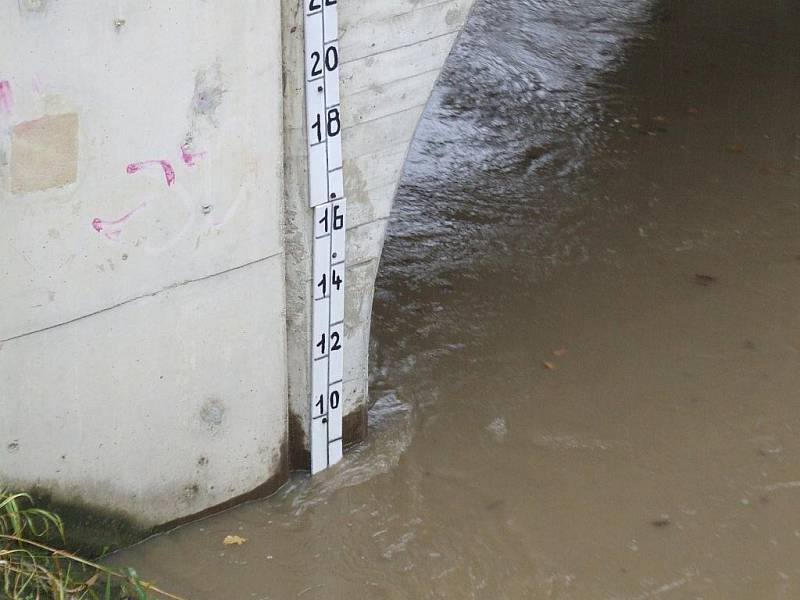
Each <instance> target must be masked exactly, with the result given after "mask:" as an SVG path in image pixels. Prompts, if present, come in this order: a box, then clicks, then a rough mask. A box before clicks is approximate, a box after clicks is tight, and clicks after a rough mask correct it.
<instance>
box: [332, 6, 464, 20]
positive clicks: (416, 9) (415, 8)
mask: <svg viewBox="0 0 800 600" xmlns="http://www.w3.org/2000/svg"><path fill="white" fill-rule="evenodd" d="M457 2H458V0H441V1H440V2H431V3H430V4H425V5H423V6H416V7H414V8H412V9H411V10H407V11H404V12H398V13H392V14H391V15H388V19H396V18H398V17H405V16H406V15H412V14H414V13H415V12H420V11H423V10H426V9H428V8H434V7H436V6H442V5H444V4H455V3H457ZM386 20H387V16H386V15H384V16H382V17H378V20H377V21H375V20H374V18H370V17H367V18H364V19H361V20H360V21H357V23H358V24H361V23H365V22H366V23H381V22H383V21H386ZM342 21H343V22H344V23H345V26H346V24H347V19H346V18H345V19H342Z"/></svg>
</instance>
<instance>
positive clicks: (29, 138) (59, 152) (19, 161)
mask: <svg viewBox="0 0 800 600" xmlns="http://www.w3.org/2000/svg"><path fill="white" fill-rule="evenodd" d="M77 177H78V115H76V114H74V113H69V114H63V115H52V116H46V117H42V118H41V119H36V120H35V121H26V122H24V123H20V124H19V125H17V126H16V127H14V129H13V131H12V132H11V192H12V193H14V194H19V193H25V192H39V191H42V190H48V189H50V188H56V187H62V186H64V185H67V184H69V183H73V182H74V181H75V180H76V179H77Z"/></svg>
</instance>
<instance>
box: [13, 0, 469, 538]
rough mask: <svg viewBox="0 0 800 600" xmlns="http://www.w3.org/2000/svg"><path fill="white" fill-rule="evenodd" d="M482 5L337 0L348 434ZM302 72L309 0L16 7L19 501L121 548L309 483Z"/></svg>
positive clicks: (363, 397)
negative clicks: (460, 38)
mask: <svg viewBox="0 0 800 600" xmlns="http://www.w3.org/2000/svg"><path fill="white" fill-rule="evenodd" d="M471 2H472V0H437V1H434V0H339V38H340V42H339V49H340V56H341V60H342V64H341V94H342V114H343V119H344V121H343V127H344V129H343V153H344V177H345V182H346V184H345V185H346V195H347V198H348V224H347V227H348V232H347V239H348V242H347V277H346V286H347V292H346V293H347V295H346V314H345V321H346V323H345V327H346V339H345V343H346V346H345V348H346V362H345V373H346V374H345V386H346V387H345V392H346V393H345V438H346V439H345V441H346V442H355V441H358V440H360V439H362V438H363V437H364V435H365V431H366V407H367V366H368V343H369V324H370V313H371V306H372V292H373V285H374V280H375V274H376V272H377V268H378V261H379V258H380V252H381V247H382V244H383V237H384V232H385V228H386V223H387V219H388V217H389V213H390V210H391V204H392V198H393V196H394V192H395V189H396V186H397V182H398V179H399V177H400V174H401V171H402V168H403V162H404V159H405V155H406V152H407V149H408V146H409V143H410V141H411V138H412V136H413V133H414V129H415V127H416V124H417V122H418V120H419V117H420V115H421V113H422V111H423V108H424V106H425V103H426V101H427V99H428V96H429V94H430V91H431V89H432V87H433V85H434V82H435V81H436V79H437V77H438V74H439V72H440V70H441V67H442V65H443V64H444V61H445V59H446V57H447V55H448V53H449V51H450V48H451V47H452V45H453V43H454V41H455V39H456V37H457V35H458V32H459V30H460V29H461V27H462V26H463V23H464V21H465V19H466V17H467V13H468V10H469V8H470V4H471ZM303 64H304V57H303V12H302V5H301V3H299V2H298V1H297V0H284V1H282V2H281V3H269V2H266V3H265V2H257V1H255V0H252V1H251V0H248V1H246V2H242V3H240V4H239V5H237V9H236V10H231V8H230V7H229V6H227V5H226V4H225V3H219V2H205V3H197V2H193V1H191V0H176V1H174V2H170V3H169V7H167V8H164V7H162V6H160V5H157V4H155V3H142V2H140V1H138V0H119V1H118V2H115V3H102V4H98V3H95V2H90V1H89V0H76V1H74V2H57V1H55V0H18V2H6V3H3V4H2V5H0V211H2V215H3V218H2V219H0V243H2V249H1V250H0V486H5V487H9V488H12V489H24V490H34V491H36V492H37V493H39V495H40V496H42V497H44V498H47V499H49V501H50V502H51V503H52V505H53V506H55V507H57V508H59V509H60V510H62V511H64V512H65V513H66V514H67V516H68V517H70V518H71V520H72V521H73V522H74V523H82V524H83V525H84V531H85V532H89V533H88V534H87V535H89V537H91V530H92V528H93V527H96V528H97V530H98V533H97V535H98V537H100V536H102V537H103V539H102V540H101V543H103V544H114V543H124V542H127V541H132V540H133V539H136V538H137V537H140V536H141V535H143V534H144V533H146V532H149V531H152V530H153V529H154V528H158V527H165V526H169V525H170V524H174V523H177V522H180V521H181V520H186V519H190V518H193V517H195V516H197V515H200V514H205V513H207V512H209V511H214V510H219V509H221V508H224V507H226V506H229V505H231V504H233V503H235V502H238V501H241V500H243V499H247V498H251V497H255V496H258V495H264V494H267V493H269V492H271V491H273V490H275V489H277V488H278V487H279V486H280V485H281V484H282V483H283V482H285V481H286V479H287V477H288V473H289V469H290V468H293V469H304V468H307V467H308V463H309V458H308V456H309V455H308V449H309V448H308V438H309V436H308V428H309V422H308V413H309V397H310V392H309V362H310V350H309V348H310V342H309V337H310V314H311V304H310V302H311V295H310V291H311V264H310V256H311V240H310V235H311V231H312V229H311V221H312V212H311V210H310V209H309V208H308V200H307V182H306V151H305V139H304V124H303V123H304V97H303V93H304V92H303V89H304V86H303ZM73 531H75V532H76V535H77V534H78V533H79V530H78V529H75V528H73ZM114 532H115V533H114ZM112 533H113V535H116V536H117V537H116V539H109V536H112Z"/></svg>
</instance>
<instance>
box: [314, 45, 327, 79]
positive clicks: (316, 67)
mask: <svg viewBox="0 0 800 600" xmlns="http://www.w3.org/2000/svg"><path fill="white" fill-rule="evenodd" d="M325 58H326V62H327V58H328V57H327V56H326V57H325ZM311 60H313V61H314V64H312V65H311V76H312V77H318V76H319V75H322V69H320V67H319V63H320V56H319V52H317V51H316V50H315V51H314V52H312V53H311Z"/></svg>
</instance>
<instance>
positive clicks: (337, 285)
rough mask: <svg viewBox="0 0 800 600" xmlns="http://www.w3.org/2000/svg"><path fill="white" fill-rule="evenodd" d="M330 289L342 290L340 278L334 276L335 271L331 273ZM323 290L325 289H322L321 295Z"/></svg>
mask: <svg viewBox="0 0 800 600" xmlns="http://www.w3.org/2000/svg"><path fill="white" fill-rule="evenodd" d="M322 279H323V281H324V280H325V276H324V275H323V276H322ZM331 287H335V288H336V289H337V290H340V289H341V288H342V278H341V277H339V275H337V274H336V269H334V270H333V271H332V272H331ZM324 289H325V288H323V292H322V293H323V294H325V292H324Z"/></svg>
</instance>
